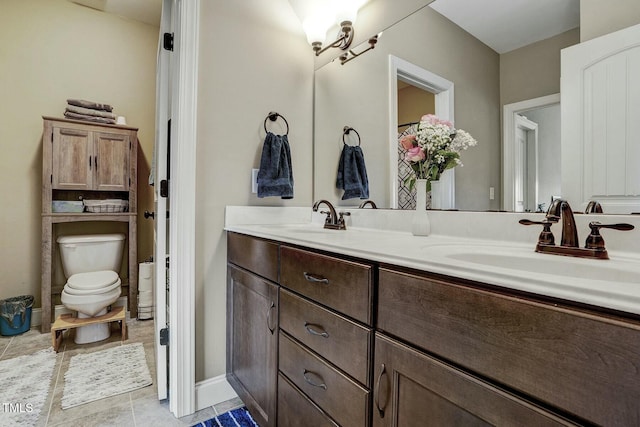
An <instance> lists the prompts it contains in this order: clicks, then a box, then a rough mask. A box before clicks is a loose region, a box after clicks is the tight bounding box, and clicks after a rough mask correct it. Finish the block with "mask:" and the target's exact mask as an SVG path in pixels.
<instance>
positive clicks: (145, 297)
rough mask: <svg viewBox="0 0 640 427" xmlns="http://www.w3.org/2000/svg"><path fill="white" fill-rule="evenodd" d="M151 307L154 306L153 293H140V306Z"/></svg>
mask: <svg viewBox="0 0 640 427" xmlns="http://www.w3.org/2000/svg"><path fill="white" fill-rule="evenodd" d="M151 305H153V292H152V291H140V292H138V306H139V307H149V306H151Z"/></svg>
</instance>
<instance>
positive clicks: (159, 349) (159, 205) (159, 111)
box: [153, 0, 173, 400]
mask: <svg viewBox="0 0 640 427" xmlns="http://www.w3.org/2000/svg"><path fill="white" fill-rule="evenodd" d="M172 10H173V0H163V3H162V19H161V23H160V40H159V43H158V62H157V76H156V77H157V79H156V140H155V149H154V159H153V162H154V179H153V185H154V202H155V222H154V237H155V238H154V260H155V289H154V293H155V307H156V309H155V316H154V321H155V337H156V339H155V353H156V371H157V372H156V375H157V384H158V399H160V400H163V399H167V397H168V393H167V390H168V386H169V383H168V380H169V360H168V351H167V345H166V343H164V342H161V339H160V337H161V334H164V332H163V330H165V329H167V328H168V326H169V310H168V303H169V300H168V298H167V289H168V286H167V277H168V274H167V269H168V265H169V263H168V262H167V260H168V255H169V241H168V229H169V218H168V216H167V213H168V211H167V208H168V206H169V204H168V188H169V186H168V179H169V176H168V157H167V155H168V152H169V147H168V145H169V144H168V139H169V133H170V128H169V120H170V118H171V74H172V73H171V68H172V66H171V64H172V59H171V58H172V56H171V51H169V50H167V49H166V48H165V41H164V34H165V33H168V34H171V33H172V28H173V23H172V15H173V14H172Z"/></svg>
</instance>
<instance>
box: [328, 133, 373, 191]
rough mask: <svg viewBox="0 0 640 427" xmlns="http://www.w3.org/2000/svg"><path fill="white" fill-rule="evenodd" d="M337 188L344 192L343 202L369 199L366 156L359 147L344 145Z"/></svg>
mask: <svg viewBox="0 0 640 427" xmlns="http://www.w3.org/2000/svg"><path fill="white" fill-rule="evenodd" d="M336 187H338V188H339V189H341V190H344V194H343V195H342V200H347V199H356V198H360V199H368V198H369V179H368V178H367V168H366V167H365V164H364V154H363V153H362V149H361V148H360V147H359V146H351V145H346V144H345V145H344V147H342V154H341V155H340V162H339V164H338V177H337V179H336Z"/></svg>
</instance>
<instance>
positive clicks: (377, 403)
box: [375, 363, 386, 418]
mask: <svg viewBox="0 0 640 427" xmlns="http://www.w3.org/2000/svg"><path fill="white" fill-rule="evenodd" d="M385 373H386V367H385V366H384V363H383V364H382V370H381V371H380V375H378V380H377V381H376V397H375V403H376V409H377V410H378V413H379V414H380V418H384V408H381V407H380V383H381V382H382V376H383V375H384V374H385Z"/></svg>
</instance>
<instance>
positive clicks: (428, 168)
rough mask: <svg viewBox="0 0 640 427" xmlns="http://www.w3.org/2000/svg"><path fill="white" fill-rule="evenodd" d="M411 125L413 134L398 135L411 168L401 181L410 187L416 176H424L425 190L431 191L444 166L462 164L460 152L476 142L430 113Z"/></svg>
mask: <svg viewBox="0 0 640 427" xmlns="http://www.w3.org/2000/svg"><path fill="white" fill-rule="evenodd" d="M414 127H415V134H410V135H406V136H403V137H402V138H400V145H401V146H402V148H404V149H405V150H406V155H405V161H407V162H408V163H409V165H410V166H411V168H412V169H413V171H414V174H413V175H412V176H410V177H408V178H407V179H406V180H405V182H404V184H405V185H406V186H408V187H409V189H410V190H412V189H413V187H414V186H415V183H416V179H426V180H427V191H430V190H431V181H435V180H438V179H440V174H442V172H444V171H445V170H447V169H451V168H453V167H455V166H458V165H459V166H462V162H461V161H460V152H462V151H463V150H466V149H467V148H469V147H474V146H476V145H477V143H478V141H476V140H475V139H474V138H473V137H472V136H471V135H470V134H469V133H468V132H465V131H464V130H462V129H455V128H454V127H453V124H452V123H451V122H450V121H448V120H442V119H440V118H438V117H437V116H435V115H433V114H427V115H424V116H422V118H421V119H420V123H418V124H417V125H414Z"/></svg>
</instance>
